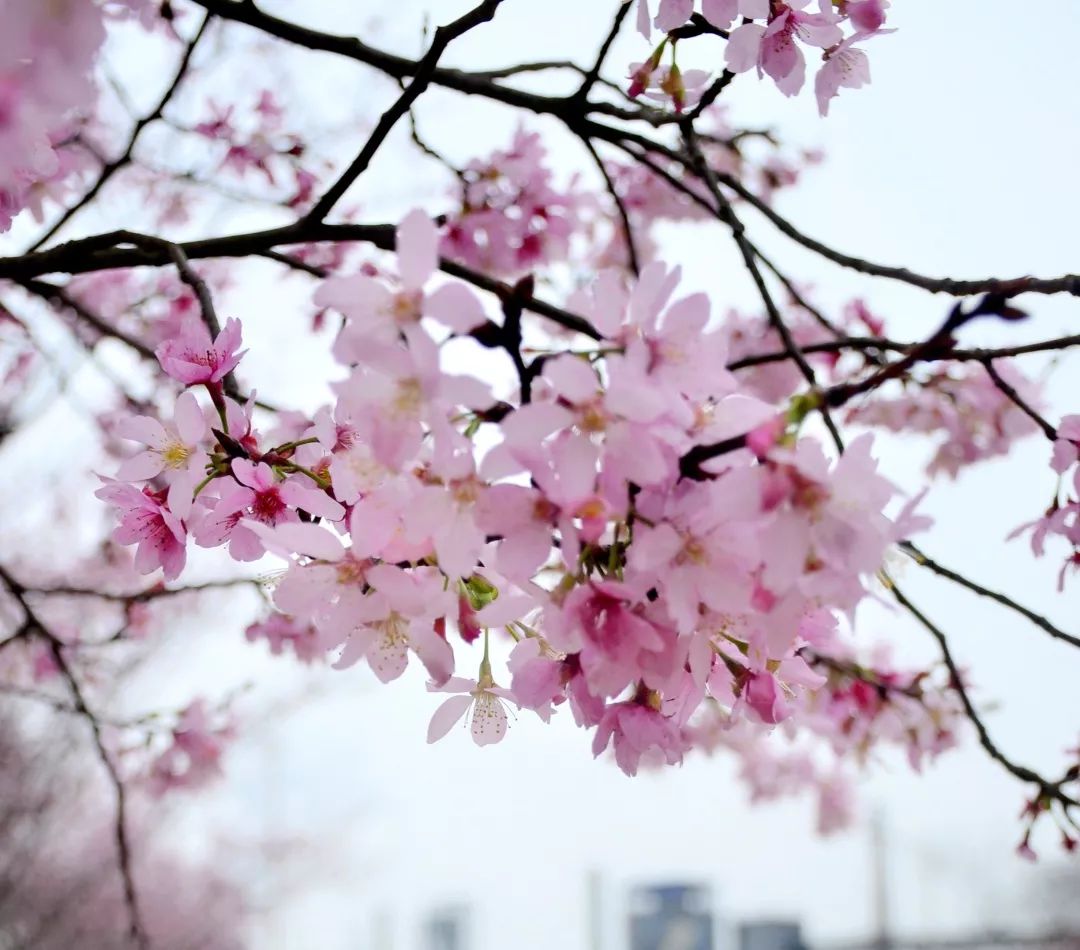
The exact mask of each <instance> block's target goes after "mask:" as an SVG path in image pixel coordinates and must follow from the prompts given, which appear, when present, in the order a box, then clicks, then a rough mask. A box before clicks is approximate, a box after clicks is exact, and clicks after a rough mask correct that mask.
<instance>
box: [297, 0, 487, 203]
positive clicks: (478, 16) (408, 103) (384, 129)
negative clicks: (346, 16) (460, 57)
mask: <svg viewBox="0 0 1080 950" xmlns="http://www.w3.org/2000/svg"><path fill="white" fill-rule="evenodd" d="M502 3H503V0H483V2H482V3H480V4H478V5H477V6H476V7H474V8H473V9H472V10H470V11H469V12H468V13H466V14H464V15H463V16H460V17H458V19H456V20H454V21H453V22H452V23H449V24H447V25H446V26H440V27H438V28H436V30H435V38H434V39H433V40H432V42H431V46H430V47H428V51H427V52H426V53H425V54H424V56H423V58H422V59H421V60H420V61H419V62H418V63H417V65H416V70H415V72H414V73H413V79H412V82H410V83H409V85H408V86H407V87H406V89H405V91H404V92H402V94H401V95H400V96H399V97H398V98H397V100H396V101H395V102H394V104H393V105H392V106H390V108H389V109H387V110H386V112H384V113H383V114H382V117H381V118H380V119H379V121H378V122H377V123H376V125H375V128H374V130H373V131H372V133H371V136H370V137H369V138H368V140H367V142H365V143H364V147H363V148H362V149H361V150H360V154H359V155H357V156H356V158H354V159H353V161H352V164H350V165H349V167H348V168H347V169H345V171H344V172H343V173H342V175H341V177H340V178H338V180H337V181H335V182H334V183H333V184H332V185H331V186H330V187H329V188H328V189H327V190H326V192H325V193H324V194H323V196H322V197H321V198H320V199H319V200H318V201H316V202H315V205H314V207H313V208H312V209H311V210H310V211H309V212H308V214H307V220H308V221H322V220H323V219H324V218H325V217H326V216H327V214H329V213H330V211H332V210H333V208H334V205H336V204H337V203H338V201H339V200H340V199H341V197H342V195H344V194H345V192H346V191H348V190H349V188H350V187H351V186H352V184H353V182H355V181H356V179H357V178H359V177H360V175H361V174H362V173H363V172H364V171H365V169H367V167H368V165H370V164H371V160H372V159H373V158H374V157H375V153H376V152H377V151H378V150H379V148H380V146H381V145H382V143H383V142H384V141H385V140H386V137H387V136H388V135H389V134H390V131H391V129H393V127H394V126H395V125H397V122H398V120H399V119H401V118H402V117H404V116H405V115H407V114H408V112H409V109H410V108H411V107H412V104H413V103H414V102H416V100H417V99H418V98H419V97H420V95H421V93H423V92H424V90H425V89H427V87H428V86H430V85H431V82H432V79H433V78H434V75H435V68H436V65H437V64H438V62H439V59H440V57H441V56H442V54H443V53H444V52H446V48H447V47H448V46H449V45H450V44H451V43H452V42H453V41H454V40H456V39H457V38H458V37H460V36H463V35H464V34H466V33H468V32H469V30H472V29H475V28H476V27H478V26H480V25H481V24H482V23H487V22H488V21H489V20H491V19H492V18H493V17H494V16H495V12H496V11H497V10H498V9H499V6H500V4H502Z"/></svg>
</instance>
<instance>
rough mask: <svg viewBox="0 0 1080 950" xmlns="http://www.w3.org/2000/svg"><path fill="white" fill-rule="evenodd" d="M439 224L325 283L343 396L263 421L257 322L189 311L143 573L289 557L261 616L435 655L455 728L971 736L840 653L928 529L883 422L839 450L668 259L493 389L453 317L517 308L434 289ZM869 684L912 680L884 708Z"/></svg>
mask: <svg viewBox="0 0 1080 950" xmlns="http://www.w3.org/2000/svg"><path fill="white" fill-rule="evenodd" d="M438 242H439V235H438V232H437V230H436V229H435V227H434V225H433V224H432V223H431V222H430V221H429V220H428V219H426V218H425V217H424V216H423V215H422V214H421V213H420V212H413V213H411V214H410V215H408V216H407V217H406V218H405V219H404V220H403V221H402V223H401V225H400V227H399V229H398V234H397V248H398V250H397V255H396V257H397V267H396V274H397V276H396V277H394V276H392V274H393V270H392V269H390V268H387V269H386V274H387V275H388V276H374V274H375V273H376V272H374V271H372V272H369V273H365V272H361V273H360V274H356V275H352V276H344V277H331V278H328V279H326V280H325V281H324V282H323V283H322V285H321V286H320V287H319V289H318V290H317V291H316V298H317V300H318V301H319V303H320V305H322V306H325V307H330V308H333V309H335V310H338V311H340V312H341V313H342V314H344V315H345V317H346V320H345V322H344V324H343V326H342V329H341V331H340V333H339V335H338V338H337V340H336V341H335V343H334V345H333V353H334V355H335V357H336V358H337V359H338V361H339V362H340V363H341V364H342V366H343V367H344V370H345V374H344V377H343V378H342V379H341V380H340V381H339V382H337V383H335V384H334V385H333V389H334V400H333V401H332V403H331V404H329V405H327V406H324V407H323V408H321V409H320V410H319V411H318V412H316V413H315V414H314V415H313V416H311V417H303V416H301V415H300V414H290V415H289V416H288V417H287V418H286V419H285V421H284V422H283V424H281V425H279V427H278V429H277V430H276V431H274V432H273V433H271V434H269V435H267V434H264V433H262V432H261V431H260V430H259V428H258V427H257V425H256V419H255V416H254V409H253V405H252V403H251V401H250V400H249V402H248V403H246V404H243V405H241V404H240V403H238V402H237V401H236V400H235V399H234V398H232V397H231V396H230V395H228V394H227V393H226V392H225V391H224V388H223V386H222V381H223V379H224V375H225V374H226V373H228V372H229V371H231V370H233V369H238V368H240V367H242V353H241V352H240V350H239V348H240V344H241V338H240V329H239V327H238V325H236V324H234V323H233V322H232V321H230V322H229V323H227V324H226V327H225V329H224V330H223V331H222V332H221V334H220V335H219V336H218V337H217V338H216V339H211V338H210V335H209V334H208V333H206V332H205V330H200V329H198V328H197V327H196V326H195V325H193V324H186V323H185V324H183V325H181V327H180V329H179V330H178V332H177V335H176V336H175V337H174V338H172V339H170V340H166V341H165V342H164V343H163V344H162V345H161V347H159V351H158V352H159V357H160V358H161V362H162V365H163V367H164V368H165V369H166V370H167V371H168V372H169V373H170V374H171V375H172V376H173V378H174V379H176V380H177V381H178V382H180V383H182V384H183V385H185V387H186V392H185V393H184V394H183V396H181V402H179V403H178V404H177V412H176V421H175V422H174V423H162V424H161V425H160V428H159V427H155V426H154V425H153V424H152V423H151V422H150V421H149V420H142V421H140V422H138V424H137V425H134V424H133V425H129V426H128V427H126V428H124V429H123V431H124V432H126V433H127V434H129V435H132V436H134V437H136V438H137V439H139V440H140V441H142V442H143V444H144V446H145V448H143V449H141V450H140V451H139V452H138V453H137V454H136V455H135V456H133V458H132V459H131V460H130V461H128V462H125V463H124V464H123V466H122V468H121V472H120V475H121V476H122V477H123V478H125V479H127V480H128V481H117V482H110V483H109V484H108V485H107V486H106V488H104V489H102V491H101V492H100V493H99V494H100V495H101V497H103V498H104V499H105V500H106V501H108V502H109V503H111V504H113V505H114V506H115V507H116V508H118V510H119V513H120V517H121V528H120V529H119V530H118V533H117V540H119V541H122V542H123V543H129V544H130V543H136V544H138V545H139V554H138V557H137V566H138V567H139V568H140V569H142V570H150V569H153V568H155V567H157V566H163V567H164V568H165V569H166V572H167V576H168V577H170V578H171V577H174V576H176V574H177V573H178V570H179V568H180V567H182V564H183V558H184V554H185V551H186V546H187V542H188V540H194V542H195V543H196V544H198V545H200V546H203V547H220V548H224V549H227V551H228V553H229V554H230V555H231V556H232V557H233V558H234V559H236V560H239V561H247V560H250V559H253V558H256V557H259V556H261V555H262V554H263V553H264V552H269V553H270V554H272V555H274V556H278V557H281V558H284V559H285V560H286V570H285V572H284V574H283V575H282V576H281V578H280V580H279V581H278V583H277V584H276V586H275V589H274V593H273V600H274V604H275V606H276V607H277V609H278V611H280V613H277V614H274V615H272V616H271V617H270V618H269V619H267V620H265V621H262V622H260V623H258V624H255V625H254V626H253V627H251V628H249V632H248V635H249V638H252V639H261V638H265V639H267V640H268V641H269V643H270V644H271V648H272V649H273V650H274V651H275V652H280V651H284V650H285V649H286V646H287V645H288V646H289V647H290V648H291V649H293V650H294V651H295V652H296V653H297V655H298V656H300V657H301V658H302V659H310V658H312V657H313V656H314V655H315V654H316V653H319V652H322V653H325V655H327V657H328V659H329V660H330V662H331V664H332V665H333V666H334V667H335V668H337V669H339V670H347V669H349V668H352V667H354V666H358V665H360V666H367V667H368V668H369V669H370V670H371V671H372V673H373V674H374V675H375V676H376V677H377V678H378V679H380V680H382V681H384V682H390V681H393V680H397V679H398V678H399V677H401V676H402V674H403V673H404V671H405V670H406V669H407V667H408V666H409V665H410V663H411V662H413V661H414V660H415V661H417V662H419V664H420V665H421V666H422V667H423V668H424V670H425V671H426V673H427V675H428V677H429V680H430V687H429V688H430V689H431V690H433V691H435V692H442V693H449V694H451V695H450V696H449V697H448V698H447V699H445V700H444V701H443V704H442V705H441V706H440V707H439V708H438V709H437V710H436V711H435V715H434V717H433V719H432V723H431V727H430V731H429V736H428V738H429V740H431V741H437V740H439V739H441V738H442V737H443V736H445V735H446V734H447V733H449V732H450V731H451V730H452V728H453V725H454V723H456V722H458V721H460V720H461V719H462V718H463V717H465V718H466V721H467V722H469V723H470V728H471V731H472V736H473V738H474V740H475V741H476V742H477V743H478V744H481V745H487V744H493V743H497V742H499V741H500V740H502V739H503V738H504V736H505V735H506V733H507V731H508V727H509V725H510V724H511V721H512V715H511V709H512V708H513V707H517V708H519V709H520V710H521V711H522V712H521V715H531V714H533V713H535V714H536V715H538V716H539V717H540V718H541V719H543V720H545V721H547V720H550V719H551V718H552V717H553V716H555V715H558V714H559V711H560V708H561V707H563V706H566V707H567V708H568V710H569V714H570V715H571V716H572V717H573V718H574V720H575V721H576V722H577V723H578V724H579V725H580V726H581V727H583V728H585V729H588V730H590V731H592V733H593V751H594V754H596V755H600V754H603V753H604V752H605V750H608V749H613V750H614V757H615V761H616V762H617V763H618V765H619V766H620V767H621V768H622V769H623V770H624V771H625V772H627V773H628V774H634V773H635V772H636V771H638V769H639V768H642V767H652V766H653V765H658V764H667V765H673V764H677V763H679V762H681V761H682V760H683V758H684V756H685V755H686V754H687V753H688V752H690V751H691V750H692V749H693V748H695V747H705V748H708V747H710V746H711V745H714V744H715V743H716V741H717V740H716V739H715V738H714V737H713V732H715V729H716V728H717V726H716V716H717V715H718V713H717V711H718V710H719V711H720V712H721V713H722V717H721V718H722V722H723V723H724V726H723V728H724V729H727V730H732V731H733V732H732V734H734V732H735V731H738V730H739V729H742V728H744V727H745V728H747V729H751V730H752V731H753V732H754V733H755V734H756V735H758V736H759V740H760V741H761V742H767V741H769V740H768V734H769V732H770V730H774V729H781V728H782V729H784V730H792V731H796V732H800V733H802V732H806V734H807V735H808V736H810V737H812V738H814V739H815V741H818V742H819V743H825V744H826V745H828V744H830V743H831V744H832V745H833V746H834V747H836V748H840V747H841V746H844V745H845V744H847V745H849V746H851V745H857V747H858V749H859V750H860V752H861V751H862V750H868V749H870V748H871V747H873V746H874V745H875V744H877V743H886V744H887V743H893V744H897V745H900V746H903V747H904V748H905V749H906V750H907V752H908V754H909V756H910V757H911V758H912V761H913V762H916V763H917V762H921V761H922V759H923V758H925V757H927V756H933V755H936V754H938V753H939V752H940V751H943V750H944V749H945V748H947V747H948V746H949V745H950V744H951V742H950V741H948V738H947V737H950V736H951V735H952V731H953V725H952V722H951V716H952V712H953V710H952V708H951V707H948V706H942V705H941V703H940V702H939V700H938V699H937V693H936V692H935V691H934V690H933V689H931V688H930V684H929V680H925V681H924V680H918V683H921V684H923V685H921V686H919V687H918V688H916V680H915V679H913V678H912V677H910V676H907V677H905V676H904V675H902V674H893V673H892V672H890V671H889V670H888V669H887V668H886V667H884V666H882V665H879V666H877V667H874V666H870V665H868V666H866V667H865V668H863V667H859V668H858V669H856V668H855V667H854V666H852V667H851V670H852V671H853V672H849V673H848V675H847V676H846V678H845V679H844V680H843V682H840V681H838V680H837V679H836V678H835V677H834V676H831V675H830V674H829V673H828V669H827V668H826V670H825V672H824V673H823V672H822V670H821V667H820V663H821V662H822V661H820V660H819V658H818V657H819V654H820V655H822V656H829V657H840V658H843V657H847V656H848V655H849V653H850V648H849V647H848V646H847V645H846V641H845V639H844V638H843V637H841V636H840V634H839V633H837V630H838V628H839V623H840V619H841V618H844V617H851V616H853V615H854V612H855V610H856V608H857V607H858V605H859V604H860V603H861V601H862V600H863V599H864V598H865V596H866V594H867V591H868V585H869V584H870V583H871V582H872V580H873V578H874V577H875V575H876V573H877V572H878V571H879V569H880V568H881V566H882V563H883V560H884V558H885V556H886V554H887V553H888V552H889V550H890V549H891V547H892V546H893V544H894V543H895V542H897V541H899V540H901V539H903V538H905V537H906V536H907V535H908V533H910V532H911V531H913V530H916V529H917V528H918V527H920V526H921V525H922V524H923V523H924V520H920V519H918V518H917V517H915V516H913V515H912V514H911V513H910V511H904V512H901V514H900V515H899V516H897V517H896V518H895V519H894V518H890V517H888V516H886V515H885V514H884V513H883V512H884V510H885V508H886V507H887V505H888V504H889V503H890V501H891V500H892V499H894V497H895V495H896V492H895V490H894V488H893V486H892V485H891V484H890V483H889V482H888V481H887V480H886V479H884V478H883V477H882V476H881V475H880V474H879V473H878V471H877V465H876V462H875V460H874V456H873V451H872V439H871V436H870V435H864V436H862V437H860V438H859V439H857V440H855V441H854V442H853V443H852V444H851V445H850V446H849V447H848V450H847V451H846V452H845V453H844V455H843V456H841V457H840V458H838V459H831V458H830V457H829V456H828V455H827V454H826V452H825V451H824V449H823V447H822V445H821V444H820V443H819V441H818V440H817V439H816V438H815V437H814V436H812V435H809V434H806V433H804V432H803V429H802V420H803V418H804V417H805V416H806V415H807V413H808V412H809V411H810V410H811V409H812V403H811V402H808V401H807V400H806V399H805V398H804V397H802V396H800V395H799V394H798V393H797V392H796V391H795V389H794V387H793V386H790V385H787V384H785V385H784V386H782V387H778V388H776V387H774V388H772V389H770V388H769V387H763V386H760V385H757V386H753V387H752V386H749V385H747V384H746V383H745V382H744V381H743V378H742V377H741V376H736V375H734V374H732V373H730V372H728V371H726V370H724V369H723V368H722V367H723V366H724V365H725V364H726V363H727V362H728V361H729V359H730V354H731V340H732V333H731V329H730V327H725V326H723V325H719V326H718V325H716V324H714V323H713V321H712V319H711V314H710V305H709V301H708V298H707V297H705V296H704V295H702V294H689V295H680V293H679V285H680V279H681V275H680V273H679V271H678V269H669V268H667V267H666V266H665V265H663V264H662V263H659V262H654V263H651V264H649V265H648V266H647V267H646V268H645V269H644V270H643V272H642V274H641V277H640V278H639V279H638V280H634V281H628V280H627V279H626V278H625V275H623V274H621V273H617V272H614V271H612V272H605V273H603V274H601V275H600V276H599V277H598V278H597V279H596V280H595V281H594V282H593V283H592V284H591V285H590V286H588V287H586V288H583V289H582V290H581V291H579V292H578V293H576V294H575V295H574V296H573V298H572V299H571V300H570V301H569V305H571V306H572V307H573V308H574V310H575V311H576V312H578V313H580V314H581V315H582V316H583V317H584V318H586V319H587V320H589V321H590V323H591V324H592V326H593V327H595V329H596V332H597V334H598V336H599V337H600V339H599V340H591V339H588V338H581V339H578V340H573V341H571V342H570V343H569V344H568V348H567V350H566V351H565V352H561V353H555V352H553V353H551V354H545V358H544V359H543V361H542V366H540V367H539V372H538V373H537V374H535V375H534V378H533V379H532V381H531V399H530V400H529V401H528V402H524V403H521V402H518V403H517V404H511V403H507V402H505V401H501V400H497V399H496V398H495V396H494V395H493V393H492V391H491V389H490V388H489V387H488V386H487V385H486V384H485V383H484V382H483V381H481V380H480V379H478V378H476V377H475V376H473V375H471V374H469V373H464V374H462V373H457V372H451V371H449V369H448V368H447V366H446V364H445V359H444V353H443V350H444V347H445V346H446V345H447V343H448V342H449V341H450V340H451V339H453V337H454V336H455V335H456V336H468V335H469V334H471V333H476V334H478V335H479V336H480V337H481V338H486V336H489V335H490V334H491V333H492V332H494V331H493V330H492V329H491V326H490V324H489V323H488V322H487V320H486V318H485V317H484V316H483V308H482V307H481V305H480V303H479V301H478V299H477V298H475V297H474V296H473V295H472V292H471V291H470V290H468V289H467V288H465V287H464V286H462V285H458V284H457V283H454V282H444V283H441V284H437V283H436V280H435V277H434V271H435V268H436V265H437V253H436V248H437V246H438ZM447 329H449V330H451V331H452V334H451V336H447V334H446V331H447ZM440 341H441V342H440ZM748 378H749V377H748ZM200 392H202V393H203V394H205V396H206V397H208V398H207V399H206V400H200V398H199V393H200ZM198 406H201V409H200V410H198V411H196V410H197V407H198ZM215 416H216V420H215V424H214V425H209V424H207V420H208V419H214V417H215ZM200 419H201V423H200ZM481 434H482V436H481ZM726 440H734V447H733V448H732V449H731V450H730V451H728V452H724V453H722V454H719V455H717V456H716V457H714V458H711V459H710V460H707V461H703V462H701V463H700V464H695V465H688V462H687V460H688V458H691V457H692V456H693V453H694V452H695V451H696V450H699V449H701V447H703V446H710V445H714V444H717V443H724V442H725V441H726ZM181 456H184V464H185V465H186V466H190V468H184V469H183V471H184V472H190V470H191V469H196V468H197V469H199V471H200V474H202V478H201V480H200V481H199V483H198V484H196V485H195V486H194V488H193V489H192V488H190V487H189V486H190V485H191V477H192V476H191V475H190V474H186V475H184V477H183V478H180V477H179V476H178V474H177V473H178V472H179V471H180V469H179V468H176V467H170V462H171V461H173V460H176V461H177V462H178V461H179V459H180V457H181ZM193 460H195V461H193ZM178 481H179V482H181V484H182V485H183V489H182V491H180V490H175V486H176V484H177V482H178ZM174 494H175V497H174ZM909 507H910V506H909ZM481 644H482V651H483V652H482V655H481V656H480V657H479V658H478V666H473V667H472V668H471V669H470V665H469V664H470V661H469V656H470V655H473V656H475V655H476V653H477V652H478V651H479V650H480V648H481V646H480V645H481ZM473 662H474V663H475V662H477V660H474V661H473ZM504 662H505V664H506V665H505V669H503V668H502V664H503V663H504ZM472 670H475V671H476V672H475V674H474V675H470V673H471V672H472ZM859 682H870V683H874V684H877V685H875V686H874V687H873V688H874V689H875V690H879V687H880V684H881V683H885V682H888V683H889V684H890V690H891V691H890V692H888V694H887V696H885V697H884V698H882V699H881V700H880V702H879V701H877V700H875V699H874V697H875V696H877V695H878V693H877V692H875V693H873V694H872V695H868V694H866V693H865V690H863V691H862V692H860V689H861V687H859V685H858V684H859ZM893 686H895V689H893V688H892V687H893ZM894 693H895V696H894V695H893V694H894ZM886 700H887V701H886ZM935 722H936V723H938V724H939V726H940V728H939V729H935V728H931V726H928V725H926V724H927V723H935ZM838 787H839V786H835V783H834V795H833V797H834V798H835V799H836V800H837V801H839V800H840V792H839V791H837V789H838Z"/></svg>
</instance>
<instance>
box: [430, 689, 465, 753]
mask: <svg viewBox="0 0 1080 950" xmlns="http://www.w3.org/2000/svg"><path fill="white" fill-rule="evenodd" d="M472 701H473V699H472V696H469V695H468V694H466V695H464V696H451V697H450V698H449V699H448V700H446V702H444V703H443V704H442V705H441V706H440V707H439V708H438V709H436V710H435V715H434V716H432V717H431V723H430V725H429V726H428V734H427V741H428V742H429V743H431V742H438V741H439V740H440V739H441V738H442V737H443V736H445V735H446V734H447V733H448V732H449V731H450V730H451V729H452V728H453V727H454V725H455V723H457V722H458V720H460V719H461V717H462V716H464V715H465V713H466V712H468V709H469V706H471V705H472Z"/></svg>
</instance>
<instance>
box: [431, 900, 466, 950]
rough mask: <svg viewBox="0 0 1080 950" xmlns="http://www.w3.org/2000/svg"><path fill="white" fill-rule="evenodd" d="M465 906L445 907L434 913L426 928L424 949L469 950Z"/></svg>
mask: <svg viewBox="0 0 1080 950" xmlns="http://www.w3.org/2000/svg"><path fill="white" fill-rule="evenodd" d="M466 918H467V915H466V912H465V909H464V908H463V907H445V908H442V909H441V910H438V911H436V912H434V913H432V914H431V915H430V916H429V917H428V919H427V924H426V926H425V928H424V950H469V945H468V943H467V941H466Z"/></svg>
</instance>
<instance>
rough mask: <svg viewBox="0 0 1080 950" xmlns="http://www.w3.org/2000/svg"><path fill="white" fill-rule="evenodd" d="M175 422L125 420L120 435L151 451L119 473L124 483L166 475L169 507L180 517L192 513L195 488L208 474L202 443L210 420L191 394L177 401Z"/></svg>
mask: <svg viewBox="0 0 1080 950" xmlns="http://www.w3.org/2000/svg"><path fill="white" fill-rule="evenodd" d="M175 417H176V418H175V423H174V424H173V425H171V426H166V425H163V424H162V423H161V422H159V421H158V420H157V419H154V418H152V417H150V416H134V417H132V418H129V419H127V420H124V421H123V422H122V423H121V425H120V427H119V432H120V434H121V435H123V436H124V437H125V438H129V439H132V440H135V441H139V442H143V443H144V444H145V445H146V446H147V448H146V449H145V450H144V451H142V452H140V453H138V454H137V455H135V456H133V457H132V458H130V459H128V460H127V461H125V462H124V463H123V464H122V465H121V466H120V468H119V470H118V472H117V478H118V479H120V480H121V481H145V480H146V479H151V478H155V477H156V476H158V475H161V474H162V473H165V475H166V478H167V480H168V481H169V494H168V498H169V508H170V509H171V510H172V511H173V512H174V513H175V514H176V515H177V516H178V517H180V518H186V517H187V515H188V513H189V512H190V510H191V502H192V494H193V492H194V489H195V485H196V484H197V483H198V482H199V481H200V480H201V479H202V477H203V476H204V475H205V466H206V461H207V456H206V452H205V450H204V449H203V448H202V447H201V446H200V443H201V442H202V440H203V439H204V438H205V437H206V435H207V425H206V419H205V417H204V416H203V412H202V409H201V407H200V406H199V403H198V400H197V399H196V398H195V396H194V395H193V394H192V393H190V392H184V393H181V394H180V396H179V398H178V399H177V400H176V413H175Z"/></svg>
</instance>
